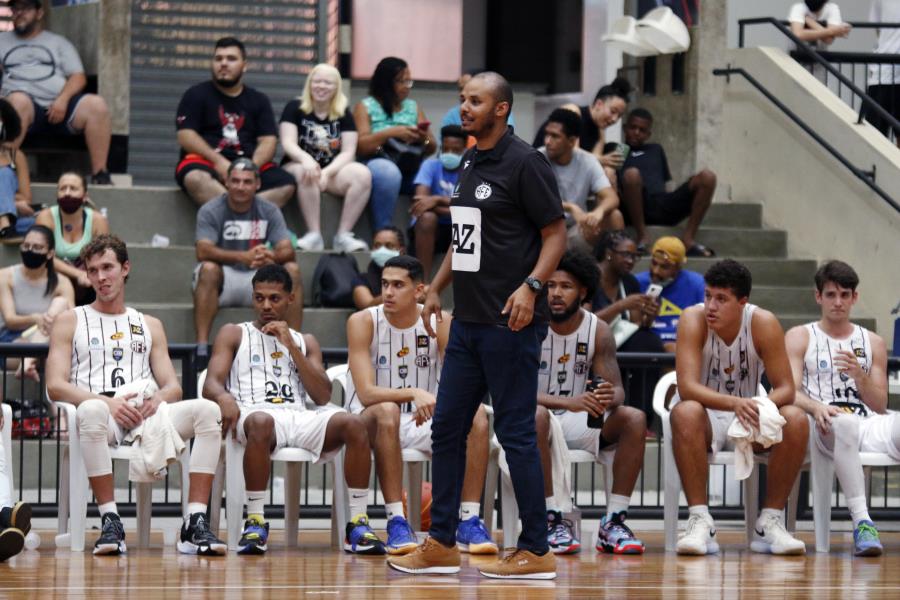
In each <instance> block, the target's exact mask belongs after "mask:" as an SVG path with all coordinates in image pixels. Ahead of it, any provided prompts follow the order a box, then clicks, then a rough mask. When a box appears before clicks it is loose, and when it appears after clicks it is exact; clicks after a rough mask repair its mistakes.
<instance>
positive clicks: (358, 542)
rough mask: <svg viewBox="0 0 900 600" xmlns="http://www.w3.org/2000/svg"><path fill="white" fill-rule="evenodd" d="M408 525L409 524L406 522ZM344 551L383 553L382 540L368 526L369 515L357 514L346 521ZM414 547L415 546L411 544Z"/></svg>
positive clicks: (384, 551)
mask: <svg viewBox="0 0 900 600" xmlns="http://www.w3.org/2000/svg"><path fill="white" fill-rule="evenodd" d="M407 527H409V524H407ZM346 533H347V535H346V537H345V538H344V551H346V552H352V553H353V554H385V553H386V550H385V548H384V542H382V541H381V540H379V539H378V536H377V535H375V532H374V531H372V528H371V527H369V517H367V516H366V515H364V514H358V515H356V516H355V517H353V519H352V520H351V521H350V522H349V523H347V529H346ZM413 548H415V546H413Z"/></svg>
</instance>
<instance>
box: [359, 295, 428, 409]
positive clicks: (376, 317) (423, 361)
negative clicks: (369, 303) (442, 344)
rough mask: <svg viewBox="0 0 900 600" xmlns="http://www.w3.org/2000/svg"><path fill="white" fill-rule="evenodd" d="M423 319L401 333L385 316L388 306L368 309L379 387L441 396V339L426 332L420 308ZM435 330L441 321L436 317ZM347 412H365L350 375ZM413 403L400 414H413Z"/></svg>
mask: <svg viewBox="0 0 900 600" xmlns="http://www.w3.org/2000/svg"><path fill="white" fill-rule="evenodd" d="M418 308H419V312H420V314H419V318H418V319H417V320H416V323H415V325H413V326H412V327H410V328H409V329H397V328H396V327H394V326H393V325H391V324H390V323H389V322H388V320H387V318H386V317H385V316H384V305H381V304H379V305H378V306H373V307H371V308H369V309H368V311H369V315H370V316H371V317H372V323H373V325H374V330H373V335H372V343H371V344H370V345H369V356H370V357H371V359H372V366H373V367H375V385H376V386H378V387H385V388H394V389H403V388H411V387H415V388H420V389H423V390H426V391H428V392H431V393H432V394H435V395H436V394H437V386H438V380H439V378H440V367H441V365H440V355H439V354H438V344H437V339H435V338H433V337H431V336H430V335H428V332H427V331H425V323H424V321H422V315H421V310H422V306H421V305H419V306H418ZM431 326H432V328H434V327H436V326H437V320H436V319H435V318H434V317H432V319H431ZM347 398H349V399H350V400H349V402H348V404H347V410H349V411H350V412H353V413H360V412H362V411H363V409H364V408H365V407H364V406H363V404H362V402H361V401H360V399H359V396H357V394H356V388H355V386H354V385H353V377H352V376H351V375H350V373H348V374H347ZM412 411H413V403H412V402H406V403H404V404H401V405H400V412H404V413H411V412H412Z"/></svg>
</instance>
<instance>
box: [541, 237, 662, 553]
mask: <svg viewBox="0 0 900 600" xmlns="http://www.w3.org/2000/svg"><path fill="white" fill-rule="evenodd" d="M599 279H600V271H599V269H598V268H597V263H596V262H595V261H594V259H593V258H592V257H590V256H588V255H587V254H584V253H583V252H580V251H571V250H570V251H568V252H566V253H565V254H564V255H563V257H562V260H560V262H559V266H558V267H557V269H556V271H554V273H553V275H551V276H550V279H548V280H547V284H546V285H547V301H548V302H549V304H550V330H549V331H548V332H547V337H546V338H545V339H544V343H543V344H542V346H541V364H540V369H539V371H538V398H537V399H538V408H537V413H536V414H535V420H536V422H537V430H538V449H539V450H540V452H541V464H542V465H541V466H542V468H543V472H544V496H546V502H547V541H548V542H549V544H550V549H551V550H552V551H553V552H555V553H556V554H569V553H573V552H578V550H579V549H580V548H581V544H580V542H579V541H578V540H577V539H576V538H575V536H574V535H573V533H572V525H571V523H570V522H569V521H568V520H564V519H563V518H562V513H561V512H560V510H559V507H558V506H557V505H556V503H555V501H554V498H553V478H552V471H551V468H552V462H551V459H550V411H552V412H553V414H554V415H556V418H557V419H559V421H560V425H561V426H562V430H563V433H564V435H565V440H566V444H567V445H568V447H569V448H573V449H578V450H587V451H588V452H590V453H592V454H594V455H598V454H599V453H600V452H602V451H604V450H606V449H608V448H615V458H614V459H613V483H612V493H611V494H610V497H609V499H608V500H607V507H606V516H604V517H603V519H602V520H601V521H600V529H599V536H598V538H597V543H596V548H597V550H600V551H605V552H612V553H615V554H642V553H643V552H644V544H643V543H642V542H641V541H640V540H637V539H635V537H634V534H632V532H631V530H630V529H629V528H628V527H627V526H626V525H625V517H626V516H627V514H628V506H629V503H630V501H631V492H632V491H634V484H635V482H636V481H637V476H638V473H640V472H641V467H642V466H643V464H644V439H645V433H646V431H647V419H646V417H645V416H644V413H643V412H641V411H640V410H638V409H636V408H632V407H630V406H624V404H623V403H624V401H625V391H624V390H623V388H622V378H621V377H620V376H619V366H618V364H616V342H615V339H614V338H613V334H612V331H611V330H610V328H609V326H608V325H607V324H606V323H605V322H603V321H602V320H600V319H599V318H597V316H596V315H594V314H593V313H591V312H589V311H587V310H585V309H583V308H582V307H581V306H582V304H583V303H584V302H585V300H586V299H590V298H593V297H594V293H595V292H596V290H597V284H598V282H599ZM589 383H590V384H591V385H589ZM590 417H593V419H590V420H589V418H590ZM597 419H601V420H602V421H601V422H596V420H597Z"/></svg>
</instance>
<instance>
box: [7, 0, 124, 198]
mask: <svg viewBox="0 0 900 600" xmlns="http://www.w3.org/2000/svg"><path fill="white" fill-rule="evenodd" d="M9 8H10V11H12V24H13V29H12V30H11V31H6V32H3V33H0V57H2V60H3V64H2V69H3V80H2V84H0V95H2V96H4V97H5V98H6V99H7V100H8V101H9V103H10V104H12V105H13V107H15V109H16V112H18V113H19V117H20V118H21V119H22V133H21V135H20V136H19V138H18V139H16V140H15V145H16V147H18V146H19V145H20V144H21V143H22V140H23V139H24V138H25V135H26V134H28V133H41V134H51V135H80V134H84V141H85V144H86V145H87V148H88V153H89V154H90V157H91V173H92V176H91V183H93V184H95V185H109V184H110V183H112V182H111V181H110V177H109V172H108V170H107V167H106V161H107V158H108V156H109V144H110V137H111V132H112V125H111V123H110V118H109V108H108V107H107V106H106V101H105V100H103V98H101V97H100V96H98V95H97V94H82V93H81V92H82V91H83V90H84V87H85V85H87V78H86V77H85V75H84V67H83V66H82V64H81V59H80V58H79V57H78V52H77V51H76V50H75V47H74V46H73V45H72V44H71V42H69V41H68V40H67V39H66V38H64V37H62V36H59V35H56V34H55V33H51V32H49V31H44V27H43V24H42V22H41V21H42V19H43V18H44V8H43V5H42V3H41V0H10V1H9Z"/></svg>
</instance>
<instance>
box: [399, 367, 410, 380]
mask: <svg viewBox="0 0 900 600" xmlns="http://www.w3.org/2000/svg"><path fill="white" fill-rule="evenodd" d="M397 375H399V376H400V379H406V376H407V375H409V367H407V366H406V365H400V366H399V367H397Z"/></svg>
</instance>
